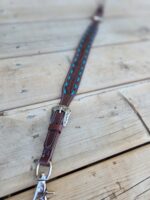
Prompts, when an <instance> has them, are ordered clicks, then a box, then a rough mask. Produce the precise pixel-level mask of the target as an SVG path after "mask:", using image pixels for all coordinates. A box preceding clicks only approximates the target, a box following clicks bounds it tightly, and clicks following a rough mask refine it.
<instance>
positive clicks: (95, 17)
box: [93, 15, 103, 22]
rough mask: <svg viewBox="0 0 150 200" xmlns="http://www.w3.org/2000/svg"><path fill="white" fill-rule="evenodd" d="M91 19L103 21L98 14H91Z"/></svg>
mask: <svg viewBox="0 0 150 200" xmlns="http://www.w3.org/2000/svg"><path fill="white" fill-rule="evenodd" d="M93 20H94V21H97V22H102V21H103V18H102V17H100V16H98V15H95V16H93Z"/></svg>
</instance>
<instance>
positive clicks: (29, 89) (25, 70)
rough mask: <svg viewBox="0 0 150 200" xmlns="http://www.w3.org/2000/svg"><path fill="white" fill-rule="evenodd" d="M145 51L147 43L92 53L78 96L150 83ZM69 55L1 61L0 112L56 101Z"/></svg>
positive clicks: (148, 54) (149, 44)
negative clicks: (122, 86) (99, 90)
mask: <svg viewBox="0 0 150 200" xmlns="http://www.w3.org/2000/svg"><path fill="white" fill-rule="evenodd" d="M149 49H150V42H141V43H135V44H126V45H115V46H110V47H109V46H108V47H103V48H96V49H93V50H92V52H91V54H90V57H89V60H88V63H87V66H86V70H85V73H84V76H83V79H82V82H81V85H80V88H79V93H84V92H89V91H93V90H98V89H102V88H107V87H112V86H115V85H121V84H126V83H130V82H134V81H138V80H143V79H150V74H149V71H150V65H149V63H150V51H149ZM73 53H74V52H73V51H72V52H62V53H60V54H58V53H56V54H48V55H40V56H33V57H32V56H30V57H24V58H14V59H11V60H10V59H8V60H1V62H0V74H1V79H0V87H1V88H2V90H1V91H0V97H1V98H0V110H5V109H10V108H15V107H19V106H24V105H30V104H34V103H38V102H42V101H48V100H52V99H56V98H58V97H59V96H60V92H61V87H62V84H63V82H64V78H65V76H66V72H67V70H68V67H69V61H68V59H69V60H70V59H71V58H72V56H73ZM141 54H142V56H141Z"/></svg>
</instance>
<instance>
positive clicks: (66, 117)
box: [52, 105, 71, 126]
mask: <svg viewBox="0 0 150 200" xmlns="http://www.w3.org/2000/svg"><path fill="white" fill-rule="evenodd" d="M52 110H53V111H54V112H55V111H58V112H59V113H61V112H64V113H65V115H64V119H63V126H66V125H67V123H68V120H69V117H70V114H71V110H70V109H69V108H68V107H67V106H64V105H58V106H55V107H54V108H52Z"/></svg>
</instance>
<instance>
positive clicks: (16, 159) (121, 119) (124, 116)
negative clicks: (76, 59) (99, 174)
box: [0, 83, 150, 196]
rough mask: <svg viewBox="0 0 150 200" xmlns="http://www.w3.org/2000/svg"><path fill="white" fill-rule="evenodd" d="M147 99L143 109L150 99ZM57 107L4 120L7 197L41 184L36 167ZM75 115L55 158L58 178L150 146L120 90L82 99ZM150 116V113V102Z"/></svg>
mask: <svg viewBox="0 0 150 200" xmlns="http://www.w3.org/2000/svg"><path fill="white" fill-rule="evenodd" d="M147 84H150V83H147ZM144 85H145V84H144ZM133 87H134V86H133ZM146 93H148V91H145V96H144V99H143V101H142V103H143V104H144V101H147V98H149V96H148V97H147V96H146ZM139 95H140V94H139ZM137 96H138V95H137ZM56 103H57V102H56V101H54V102H53V101H50V102H47V103H42V104H40V105H38V104H37V105H33V106H29V107H26V108H20V109H16V110H14V111H13V110H12V111H6V112H4V113H3V114H4V116H1V117H0V128H1V132H0V138H1V141H2V142H1V144H0V149H1V152H0V160H1V165H0V172H1V182H0V188H1V190H0V195H1V196H3V195H6V194H8V192H9V193H11V192H14V191H18V190H20V189H23V188H26V187H29V186H31V185H33V184H34V183H35V182H34V181H35V180H34V169H35V164H34V161H35V160H37V159H38V157H39V155H40V152H41V150H42V144H43V142H44V138H45V135H46V132H47V127H48V123H49V116H50V110H51V107H52V106H54V105H55V104H56ZM71 109H72V119H71V122H70V123H69V125H68V126H67V128H65V129H64V131H63V134H62V135H61V137H60V140H59V142H58V145H57V149H56V152H55V155H54V159H53V162H54V169H53V176H52V177H56V176H59V175H62V174H64V173H67V172H69V171H72V170H74V169H78V168H80V167H82V166H85V165H88V164H90V163H93V162H96V161H99V160H101V159H104V158H106V157H109V156H112V155H114V154H117V153H119V152H122V151H125V150H127V149H130V148H132V147H135V146H138V145H141V144H144V143H147V142H149V141H150V137H149V133H148V131H147V129H146V128H145V127H144V126H143V124H142V122H141V121H140V119H139V117H138V116H137V114H136V113H135V112H134V110H133V109H132V108H131V107H130V105H129V104H128V102H127V101H126V100H125V99H124V98H123V97H122V96H121V95H120V92H119V90H114V91H112V92H110V91H109V92H104V91H103V92H102V93H101V92H99V94H97V93H96V94H94V93H91V94H90V93H88V94H84V95H79V96H78V97H76V99H75V101H74V102H73V103H72V105H71ZM146 111H147V112H150V102H149V104H147V107H146ZM10 134H11V139H9V138H10ZM41 141H42V142H41ZM14 144H15V145H14ZM6 147H8V148H6ZM66 163H67V165H66ZM60 166H61V168H60ZM8 169H9V173H8ZM20 180H23V181H22V182H20ZM8 183H9V184H8ZM18 183H19V184H18Z"/></svg>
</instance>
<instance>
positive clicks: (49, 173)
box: [36, 161, 52, 181]
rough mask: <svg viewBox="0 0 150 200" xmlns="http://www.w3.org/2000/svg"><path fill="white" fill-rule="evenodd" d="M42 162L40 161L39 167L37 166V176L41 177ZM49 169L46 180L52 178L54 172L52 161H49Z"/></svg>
mask: <svg viewBox="0 0 150 200" xmlns="http://www.w3.org/2000/svg"><path fill="white" fill-rule="evenodd" d="M40 166H41V164H40V162H38V164H37V167H36V177H37V178H38V177H39V171H40ZM48 167H49V170H48V174H47V175H46V181H47V180H48V179H49V178H50V176H51V174H52V162H51V161H49V166H48Z"/></svg>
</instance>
